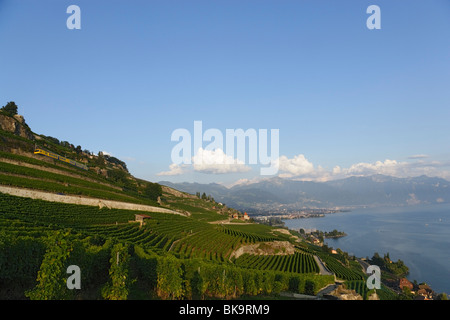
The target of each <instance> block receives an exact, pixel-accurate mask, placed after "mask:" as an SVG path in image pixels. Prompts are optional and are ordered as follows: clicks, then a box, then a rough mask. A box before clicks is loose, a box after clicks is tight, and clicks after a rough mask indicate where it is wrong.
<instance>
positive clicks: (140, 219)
mask: <svg viewBox="0 0 450 320" xmlns="http://www.w3.org/2000/svg"><path fill="white" fill-rule="evenodd" d="M145 219H151V216H149V215H148V214H136V215H135V221H137V222H139V223H140V224H141V226H142V225H143V224H144V222H145Z"/></svg>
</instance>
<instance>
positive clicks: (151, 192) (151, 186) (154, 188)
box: [143, 182, 162, 201]
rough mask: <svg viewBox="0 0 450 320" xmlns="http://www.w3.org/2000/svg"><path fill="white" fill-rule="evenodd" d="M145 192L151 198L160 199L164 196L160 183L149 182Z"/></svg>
mask: <svg viewBox="0 0 450 320" xmlns="http://www.w3.org/2000/svg"><path fill="white" fill-rule="evenodd" d="M143 194H144V195H145V196H146V197H147V198H149V199H151V200H154V201H156V200H158V197H160V196H162V187H161V186H160V185H159V184H158V183H152V182H149V183H147V186H146V187H145V188H144V191H143Z"/></svg>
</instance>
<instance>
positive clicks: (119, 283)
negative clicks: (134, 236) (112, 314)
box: [102, 243, 134, 300]
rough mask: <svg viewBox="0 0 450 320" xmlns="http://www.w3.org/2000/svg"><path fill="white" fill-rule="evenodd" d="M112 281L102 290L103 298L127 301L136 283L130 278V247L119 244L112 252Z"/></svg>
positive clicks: (110, 273) (110, 271) (110, 270)
mask: <svg viewBox="0 0 450 320" xmlns="http://www.w3.org/2000/svg"><path fill="white" fill-rule="evenodd" d="M109 261H110V264H111V266H110V269H109V276H110V281H109V282H108V283H107V284H106V285H105V287H104V288H103V289H102V297H103V298H104V299H107V300H126V299H127V298H128V295H129V293H130V287H131V285H132V283H133V282H134V281H133V280H132V279H131V277H130V261H131V255H130V247H129V245H127V244H122V243H118V244H116V245H115V246H114V247H113V248H112V250H111V259H110V260H109Z"/></svg>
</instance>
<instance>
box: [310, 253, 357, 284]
mask: <svg viewBox="0 0 450 320" xmlns="http://www.w3.org/2000/svg"><path fill="white" fill-rule="evenodd" d="M318 256H319V257H320V259H322V261H323V262H324V263H325V265H326V267H327V268H328V269H329V270H330V271H331V272H333V273H334V274H335V275H336V277H337V278H339V279H342V280H363V279H364V278H365V275H364V274H363V273H362V271H361V270H356V269H355V268H351V267H346V266H344V264H343V263H342V262H341V261H339V260H337V259H335V258H334V257H332V256H331V255H330V254H328V253H324V252H320V253H318Z"/></svg>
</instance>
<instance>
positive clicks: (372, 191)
mask: <svg viewBox="0 0 450 320" xmlns="http://www.w3.org/2000/svg"><path fill="white" fill-rule="evenodd" d="M159 183H160V184H162V185H166V186H169V187H172V188H176V189H178V190H181V191H184V192H188V193H192V194H195V193H196V192H201V193H203V192H205V193H206V194H210V195H211V196H212V197H214V199H215V200H216V201H221V202H223V203H225V204H228V205H230V206H232V207H234V208H238V209H241V210H248V211H251V210H253V211H264V210H266V211H270V210H282V209H287V210H298V209H301V208H336V207H340V208H352V207H360V206H405V205H417V204H432V203H448V202H450V182H449V181H447V180H444V179H442V178H437V177H428V176H419V177H411V178H396V177H392V176H385V175H372V176H367V177H356V176H353V177H349V178H345V179H340V180H333V181H327V182H314V181H295V180H290V179H283V178H279V177H275V178H272V179H267V180H262V181H259V182H255V183H251V184H240V185H235V186H233V187H231V188H227V187H225V186H223V185H220V184H217V183H211V184H200V183H187V182H184V183H172V182H168V181H160V182H159Z"/></svg>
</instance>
